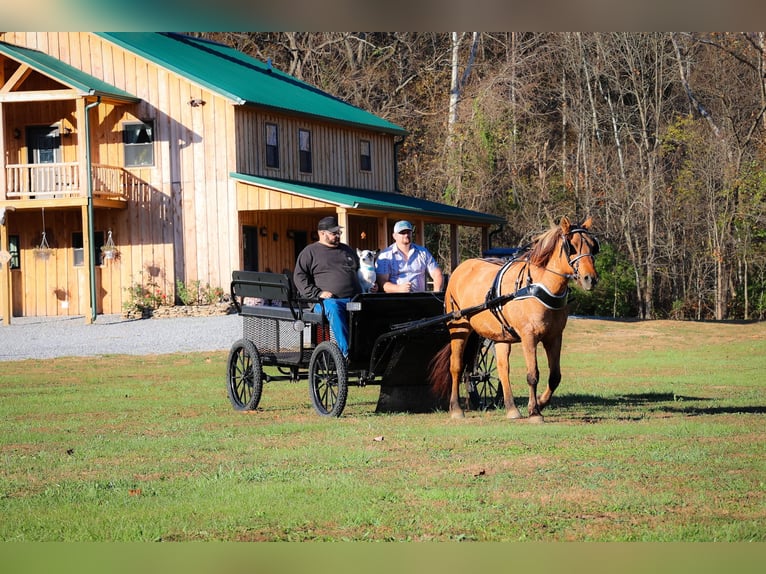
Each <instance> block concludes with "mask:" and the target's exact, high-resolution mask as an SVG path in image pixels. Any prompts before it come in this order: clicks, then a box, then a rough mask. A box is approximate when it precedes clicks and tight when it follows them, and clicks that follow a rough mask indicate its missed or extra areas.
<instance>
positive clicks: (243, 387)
mask: <svg viewBox="0 0 766 574" xmlns="http://www.w3.org/2000/svg"><path fill="white" fill-rule="evenodd" d="M226 391H227V393H228V395H229V400H230V401H231V405H232V406H233V407H234V410H235V411H254V410H255V409H256V408H258V403H259V402H260V401H261V392H262V391H263V363H262V361H261V357H260V355H258V349H256V348H255V345H254V344H253V342H252V341H249V340H248V339H240V340H239V341H237V342H236V343H234V344H233V345H232V346H231V351H229V362H228V370H227V372H226Z"/></svg>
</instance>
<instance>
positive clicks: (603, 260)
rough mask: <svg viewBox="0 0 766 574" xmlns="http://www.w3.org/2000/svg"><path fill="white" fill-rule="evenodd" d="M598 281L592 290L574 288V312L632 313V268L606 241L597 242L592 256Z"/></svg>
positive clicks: (596, 313)
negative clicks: (594, 256) (599, 243)
mask: <svg viewBox="0 0 766 574" xmlns="http://www.w3.org/2000/svg"><path fill="white" fill-rule="evenodd" d="M596 271H597V272H598V275H599V280H598V284H597V285H596V287H595V288H594V289H593V290H592V291H583V290H582V289H578V288H575V289H574V290H573V292H572V300H571V301H570V309H571V312H572V313H574V314H576V315H591V316H598V317H632V316H635V314H636V307H637V305H636V280H635V270H634V269H633V266H632V265H631V264H630V262H629V261H627V259H626V258H625V257H624V256H623V255H622V254H621V253H620V252H619V251H617V250H616V249H615V248H614V246H613V245H612V244H611V243H609V242H605V241H604V242H601V245H600V252H599V254H598V256H597V257H596Z"/></svg>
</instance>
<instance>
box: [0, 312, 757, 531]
mask: <svg viewBox="0 0 766 574" xmlns="http://www.w3.org/2000/svg"><path fill="white" fill-rule="evenodd" d="M564 335H565V340H564V350H563V353H562V370H563V380H562V383H561V386H560V387H559V390H558V391H557V394H556V395H555V397H554V401H553V405H552V406H551V407H550V408H548V409H546V411H545V412H544V414H545V420H546V422H545V424H543V425H530V424H527V423H525V422H524V421H517V422H513V421H508V420H506V419H505V418H504V413H503V412H502V411H489V412H477V411H469V412H467V413H466V418H465V419H463V420H457V421H455V420H451V419H450V418H449V416H448V415H447V413H445V412H433V413H427V414H405V413H396V414H376V413H375V405H376V401H377V394H378V391H379V389H378V387H376V386H370V387H365V388H358V387H351V389H350V391H349V400H348V404H347V406H346V409H345V411H344V413H343V416H342V417H341V418H339V419H325V418H321V417H319V416H317V415H316V414H315V413H314V411H313V409H312V408H311V406H310V402H309V398H308V388H307V385H306V384H305V383H298V384H295V383H289V382H276V383H269V384H267V385H266V386H265V388H264V395H263V398H262V400H261V404H260V407H259V409H258V410H256V411H254V412H248V413H238V412H235V411H234V410H232V409H231V407H230V405H229V403H228V399H227V396H226V390H225V385H224V375H225V368H226V367H225V365H226V353H203V354H176V355H157V356H145V357H134V356H105V357H100V358H97V359H94V358H63V359H56V360H45V361H17V362H5V363H3V369H2V373H0V415H1V416H0V456H2V467H1V469H0V514H1V515H2V516H3V517H4V519H3V520H2V521H1V522H0V540H2V541H6V542H9V541H66V542H72V541H213V540H218V541H439V542H442V541H483V542H488V541H493V542H500V541H502V542H507V541H538V542H552V541H651V542H661V541H678V542H697V541H703V542H715V541H719V542H748V541H760V542H763V541H766V457H764V447H763V445H764V444H765V443H766V440H765V439H766V390H765V377H764V375H763V373H764V372H766V324H764V323H749V324H728V323H727V324H717V323H694V322H669V321H652V322H619V321H602V320H593V319H580V318H573V319H571V320H570V322H569V325H568V326H567V329H566V331H565V333H564ZM546 376H547V369H545V362H544V358H543V363H542V368H541V379H542V380H543V381H544V380H545V377H546ZM511 377H512V378H511V380H512V384H513V388H514V394H515V396H516V400H517V405H518V406H519V407H520V408H521V409H522V412H525V410H526V392H527V391H526V384H525V382H524V374H523V369H522V367H521V353H520V352H519V350H518V349H514V350H513V353H512V374H511ZM9 517H13V519H8V518H9Z"/></svg>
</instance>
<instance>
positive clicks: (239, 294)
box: [231, 271, 326, 324]
mask: <svg viewBox="0 0 766 574" xmlns="http://www.w3.org/2000/svg"><path fill="white" fill-rule="evenodd" d="M231 300H232V301H233V302H234V306H235V307H236V309H237V313H239V314H240V315H243V316H249V317H264V318H274V319H279V320H285V321H304V322H306V323H314V324H323V323H326V318H325V316H324V313H323V312H318V313H317V312H314V311H313V308H314V304H315V303H316V302H317V301H315V300H313V299H305V298H303V297H299V296H298V291H297V289H295V286H294V285H293V282H292V278H291V277H290V276H289V275H287V274H283V273H268V272H262V271H234V272H233V273H232V280H231Z"/></svg>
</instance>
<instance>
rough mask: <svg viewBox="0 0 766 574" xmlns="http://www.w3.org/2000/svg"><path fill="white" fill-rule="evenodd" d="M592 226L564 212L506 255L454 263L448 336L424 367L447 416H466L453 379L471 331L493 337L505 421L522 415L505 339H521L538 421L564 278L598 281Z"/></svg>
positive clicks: (556, 364)
mask: <svg viewBox="0 0 766 574" xmlns="http://www.w3.org/2000/svg"><path fill="white" fill-rule="evenodd" d="M591 225H592V219H591V218H590V217H588V218H587V219H586V220H585V221H584V222H583V223H581V224H579V225H572V224H571V223H570V221H569V219H568V218H566V217H563V218H562V219H561V221H560V223H559V224H558V225H554V226H552V227H551V228H550V229H549V230H548V231H546V232H544V233H542V234H540V235H538V236H537V237H535V238H534V239H533V241H532V243H531V245H530V246H529V247H528V248H526V249H525V250H523V251H522V252H521V253H520V254H517V255H516V256H515V257H514V258H513V259H511V260H509V261H502V260H497V259H468V260H466V261H464V262H462V263H461V264H460V265H458V266H457V267H456V268H455V270H454V272H453V273H452V275H451V277H450V278H449V282H448V284H447V289H446V292H445V296H444V305H445V311H446V312H447V314H448V316H449V317H451V318H449V319H447V327H448V330H449V337H450V341H449V343H447V345H445V346H444V347H443V348H442V349H441V350H440V351H439V352H438V353H437V354H436V355H435V356H434V358H433V360H432V361H431V363H430V367H429V379H430V382H431V385H432V389H433V391H434V392H435V394H437V395H438V396H441V397H443V399H446V395H447V392H448V391H450V398H449V413H450V416H451V418H463V417H464V416H465V413H464V412H463V409H462V408H461V406H460V403H459V394H458V383H459V380H460V378H461V374H462V371H463V368H464V352H465V350H466V346H467V344H468V342H469V336H470V335H472V334H474V333H475V335H477V336H480V337H484V338H485V339H490V340H492V341H495V353H496V358H497V373H498V377H499V379H500V383H501V385H502V388H503V402H504V406H505V411H506V417H507V418H509V419H520V418H521V413H520V412H519V410H518V409H517V408H516V405H515V404H514V400H513V395H512V393H511V386H510V382H509V373H508V359H509V356H510V353H511V345H512V344H513V343H521V348H522V351H523V353H524V360H525V362H526V369H527V385H528V387H529V404H528V413H527V415H528V420H529V422H543V416H542V410H543V408H545V407H546V406H547V405H548V404H549V403H550V401H551V398H552V396H553V393H554V391H555V390H556V388H557V387H558V385H559V383H560V382H561V368H560V356H561V343H562V335H563V332H564V327H566V323H567V316H568V310H567V296H568V291H569V281H570V280H572V279H574V280H576V281H577V283H578V284H579V285H580V286H581V287H582V288H583V289H585V290H587V291H590V290H591V289H593V288H594V287H595V285H596V283H597V282H598V273H597V272H596V268H595V259H594V258H595V256H596V254H597V253H598V240H597V239H596V237H595V236H594V235H593V234H592V233H591ZM476 338H477V337H476V336H474V337H473V338H472V339H474V340H475V339H476ZM474 343H475V341H474ZM538 343H542V344H543V347H544V349H545V352H546V354H547V357H548V367H549V377H548V387H547V389H546V390H545V392H544V393H543V395H542V396H541V397H538V396H537V383H538V379H539V376H540V373H539V369H538V366H537V346H538ZM469 346H470V345H469ZM450 382H451V387H450V386H449V384H450Z"/></svg>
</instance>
